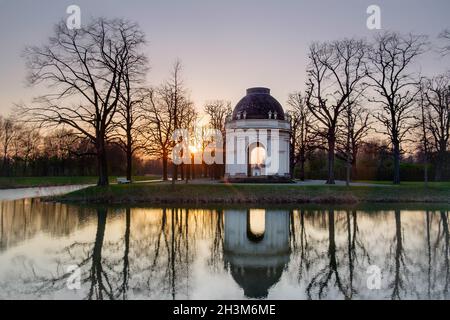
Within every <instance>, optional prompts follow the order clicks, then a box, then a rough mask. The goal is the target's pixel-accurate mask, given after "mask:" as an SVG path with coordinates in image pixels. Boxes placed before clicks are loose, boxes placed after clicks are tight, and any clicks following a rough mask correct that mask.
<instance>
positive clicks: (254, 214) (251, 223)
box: [247, 209, 266, 242]
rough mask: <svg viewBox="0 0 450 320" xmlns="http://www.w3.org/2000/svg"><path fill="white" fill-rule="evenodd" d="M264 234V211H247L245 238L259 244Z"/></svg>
mask: <svg viewBox="0 0 450 320" xmlns="http://www.w3.org/2000/svg"><path fill="white" fill-rule="evenodd" d="M265 233H266V210H264V209H249V210H247V238H248V239H249V240H250V241H252V242H260V241H261V240H262V239H264V234H265Z"/></svg>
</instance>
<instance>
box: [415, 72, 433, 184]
mask: <svg viewBox="0 0 450 320" xmlns="http://www.w3.org/2000/svg"><path fill="white" fill-rule="evenodd" d="M425 87H426V84H425V81H424V80H423V79H422V80H421V81H420V82H419V85H418V88H417V89H418V91H419V96H418V98H417V104H418V107H419V108H418V111H419V112H418V113H419V114H418V115H417V116H416V119H417V127H418V128H419V140H420V145H419V147H420V149H422V157H423V165H424V182H425V186H426V187H427V186H428V162H429V159H430V144H429V142H428V141H429V140H430V134H429V130H428V114H427V112H426V109H427V108H426V103H425V100H426V99H425Z"/></svg>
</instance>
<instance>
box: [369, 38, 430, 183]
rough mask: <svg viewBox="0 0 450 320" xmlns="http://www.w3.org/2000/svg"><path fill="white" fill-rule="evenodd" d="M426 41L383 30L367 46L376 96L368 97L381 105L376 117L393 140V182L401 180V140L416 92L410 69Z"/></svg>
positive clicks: (409, 122) (414, 80)
mask: <svg viewBox="0 0 450 320" xmlns="http://www.w3.org/2000/svg"><path fill="white" fill-rule="evenodd" d="M426 45H427V42H426V38H425V37H424V36H420V35H413V34H409V35H400V34H398V33H393V32H386V33H383V34H380V35H378V36H376V38H375V42H374V44H373V47H372V48H371V50H369V64H368V65H369V70H368V72H367V74H368V77H369V78H370V79H371V81H370V86H371V89H372V90H373V92H374V93H375V97H373V98H370V101H371V102H374V103H376V104H378V105H379V106H380V111H379V112H378V113H377V114H375V115H374V116H375V118H376V119H378V120H379V121H380V123H381V124H382V125H383V126H384V131H383V133H384V134H386V135H387V136H388V137H389V139H390V142H391V144H392V150H393V156H394V176H393V183H394V184H399V183H400V155H401V143H402V141H403V140H404V139H405V136H406V134H407V133H408V132H409V131H410V130H411V128H412V126H413V122H412V121H411V120H412V119H413V114H412V112H413V107H414V101H415V98H416V96H417V94H418V91H417V90H416V89H415V86H416V85H417V82H418V80H417V79H415V77H414V74H413V73H412V72H411V71H410V69H411V67H412V65H413V64H414V62H415V59H416V58H417V57H418V56H420V55H421V54H422V53H423V52H424V50H425V48H426Z"/></svg>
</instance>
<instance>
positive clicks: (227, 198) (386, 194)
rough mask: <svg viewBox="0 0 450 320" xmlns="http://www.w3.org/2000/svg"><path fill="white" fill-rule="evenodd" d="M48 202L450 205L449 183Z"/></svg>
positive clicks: (85, 193) (139, 193)
mask: <svg viewBox="0 0 450 320" xmlns="http://www.w3.org/2000/svg"><path fill="white" fill-rule="evenodd" d="M48 199H49V200H52V201H61V202H74V203H102V204H133V203H148V204H239V203H249V204H281V203H285V204H289V203H291V204H294V203H336V204H340V203H342V204H345V203H365V202H373V203H383V202H385V203H412V202H424V203H450V183H430V184H429V186H428V187H427V188H425V187H424V185H423V183H414V182H413V183H405V184H402V185H400V186H393V185H387V186H380V185H378V186H351V187H345V186H326V185H318V186H300V185H285V184H281V185H280V184H272V185H271V184H184V183H181V182H180V183H178V184H177V185H175V188H173V187H172V186H171V185H170V184H168V183H137V184H130V185H110V186H108V187H89V188H86V189H83V190H79V191H75V192H72V193H68V194H65V195H62V196H57V197H51V198H48Z"/></svg>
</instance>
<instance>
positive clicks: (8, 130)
mask: <svg viewBox="0 0 450 320" xmlns="http://www.w3.org/2000/svg"><path fill="white" fill-rule="evenodd" d="M16 129H17V126H16V125H15V124H14V120H13V119H12V118H3V117H0V138H1V147H2V158H3V160H2V170H1V173H2V175H4V176H6V175H8V173H9V171H8V167H9V152H10V149H11V145H12V142H13V140H14V138H15V136H16V134H17V130H16Z"/></svg>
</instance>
